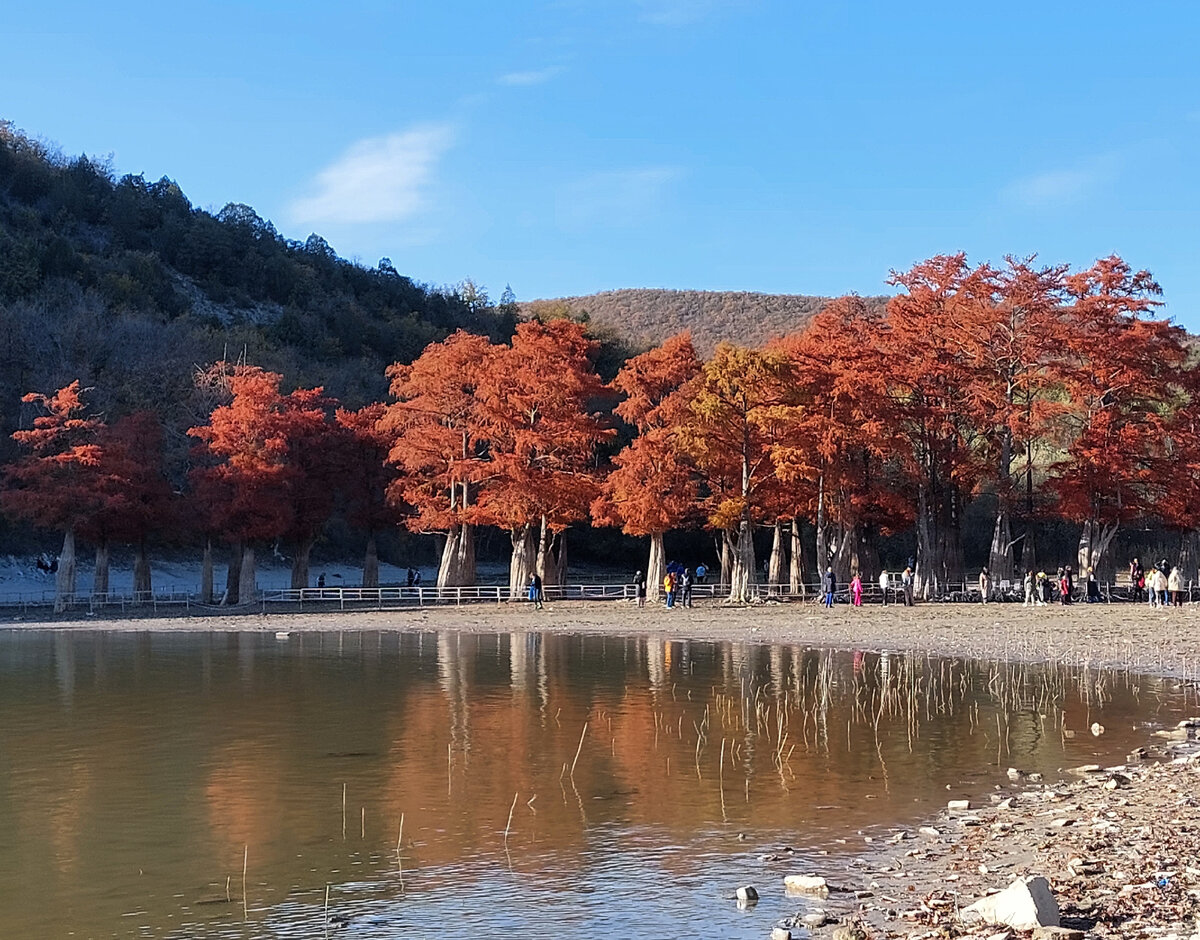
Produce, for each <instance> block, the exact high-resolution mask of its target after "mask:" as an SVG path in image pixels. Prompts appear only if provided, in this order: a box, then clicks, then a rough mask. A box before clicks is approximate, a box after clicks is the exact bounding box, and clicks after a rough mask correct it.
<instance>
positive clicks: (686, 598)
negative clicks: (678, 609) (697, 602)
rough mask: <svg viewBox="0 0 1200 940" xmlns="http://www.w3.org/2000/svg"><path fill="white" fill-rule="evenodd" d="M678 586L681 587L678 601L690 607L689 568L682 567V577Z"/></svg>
mask: <svg viewBox="0 0 1200 940" xmlns="http://www.w3.org/2000/svg"><path fill="white" fill-rule="evenodd" d="M680 586H681V587H682V589H683V593H682V595H681V596H680V602H681V603H682V604H683V606H684V607H691V606H692V569H691V568H684V569H683V578H682V580H681V581H680Z"/></svg>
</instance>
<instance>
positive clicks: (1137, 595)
mask: <svg viewBox="0 0 1200 940" xmlns="http://www.w3.org/2000/svg"><path fill="white" fill-rule="evenodd" d="M1145 589H1146V569H1145V568H1143V567H1142V563H1141V561H1140V560H1139V559H1137V558H1135V559H1134V560H1133V561H1131V562H1130V563H1129V596H1130V597H1131V598H1132V599H1133V600H1135V601H1140V600H1141V599H1142V592H1143V591H1144V590H1145Z"/></svg>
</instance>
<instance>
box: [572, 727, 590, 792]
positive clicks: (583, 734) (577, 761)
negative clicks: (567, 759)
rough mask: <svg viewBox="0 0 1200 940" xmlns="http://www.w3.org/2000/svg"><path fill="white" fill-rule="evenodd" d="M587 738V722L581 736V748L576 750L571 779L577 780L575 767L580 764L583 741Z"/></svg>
mask: <svg viewBox="0 0 1200 940" xmlns="http://www.w3.org/2000/svg"><path fill="white" fill-rule="evenodd" d="M586 736H587V722H586V721H585V722H584V723H583V731H581V732H580V734H579V747H577V748H575V759H574V760H573V761H571V779H572V780H574V779H575V765H576V764H578V763H579V752H580V751H582V750H583V739H584V738H585V737H586Z"/></svg>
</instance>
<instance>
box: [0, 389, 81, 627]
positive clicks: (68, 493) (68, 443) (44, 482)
mask: <svg viewBox="0 0 1200 940" xmlns="http://www.w3.org/2000/svg"><path fill="white" fill-rule="evenodd" d="M82 391H83V390H82V389H80V387H79V382H78V381H75V382H72V383H71V384H70V385H66V386H64V387H63V388H60V389H59V390H58V391H57V392H55V393H54V394H53V395H49V396H47V395H41V394H38V393H36V392H31V393H29V394H28V395H25V396H24V397H23V398H22V399H21V401H23V402H25V403H26V404H37V405H39V406H41V408H42V409H43V411H44V412H45V413H44V414H40V415H38V416H37V417H35V418H34V419H33V427H32V428H31V429H27V430H21V431H15V432H14V433H13V440H15V441H16V442H17V443H18V444H19V445H21V447H23V448H25V449H26V450H27V451H28V453H27V454H26V455H25V456H24V457H22V458H20V459H19V460H17V461H16V462H15V463H13V464H10V465H9V466H8V467H7V468H6V470H5V487H4V491H3V505H4V510H5V512H6V513H8V514H9V515H11V516H13V517H15V518H18V519H24V520H26V521H28V522H31V523H33V524H34V525H37V526H42V527H45V528H53V529H57V530H59V531H61V532H62V533H63V548H62V552H61V553H60V554H59V558H58V573H57V577H56V579H55V591H54V610H55V612H57V613H60V612H62V611H63V610H64V609H65V608H66V602H67V598H68V597H69V596H70V595H72V594H74V593H75V535H76V532H77V530H78V529H79V527H80V526H82V525H84V524H86V523H87V522H88V521H89V520H90V519H91V518H92V516H93V515H94V514H95V513H96V512H97V511H98V510H99V509H100V508H101V507H102V505H103V499H102V497H101V496H100V495H99V494H98V492H97V486H96V484H97V480H98V478H99V474H100V464H101V453H102V452H101V447H100V435H101V433H102V431H103V429H104V422H103V420H101V419H100V418H99V417H96V416H91V415H85V409H84V405H83V399H82Z"/></svg>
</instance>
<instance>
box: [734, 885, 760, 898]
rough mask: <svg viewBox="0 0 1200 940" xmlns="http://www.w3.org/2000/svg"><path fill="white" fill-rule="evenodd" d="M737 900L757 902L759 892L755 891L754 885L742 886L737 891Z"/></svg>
mask: <svg viewBox="0 0 1200 940" xmlns="http://www.w3.org/2000/svg"><path fill="white" fill-rule="evenodd" d="M737 899H738V900H739V901H757V900H758V892H757V891H756V890H754V885H742V886H741V887H740V888H738V889H737Z"/></svg>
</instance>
